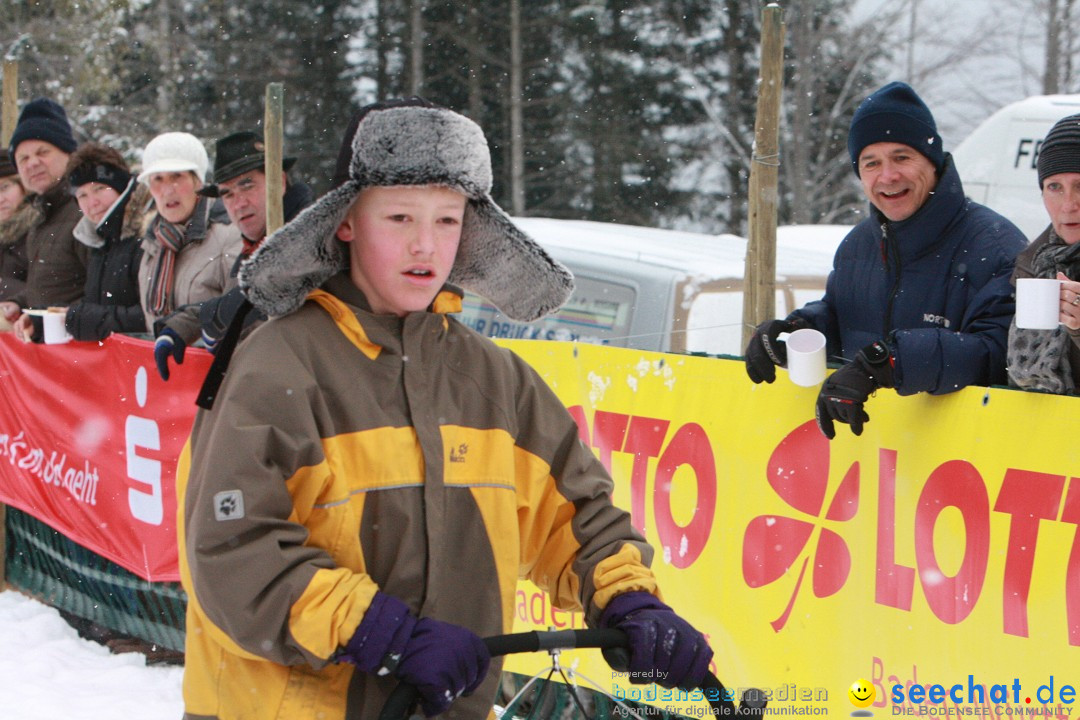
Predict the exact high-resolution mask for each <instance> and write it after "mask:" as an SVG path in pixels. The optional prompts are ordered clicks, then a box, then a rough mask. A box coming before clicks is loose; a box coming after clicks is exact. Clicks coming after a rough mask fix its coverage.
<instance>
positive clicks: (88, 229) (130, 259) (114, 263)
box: [66, 181, 150, 340]
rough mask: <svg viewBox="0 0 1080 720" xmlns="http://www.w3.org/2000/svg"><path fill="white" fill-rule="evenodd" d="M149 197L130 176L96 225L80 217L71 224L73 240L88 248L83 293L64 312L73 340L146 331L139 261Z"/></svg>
mask: <svg viewBox="0 0 1080 720" xmlns="http://www.w3.org/2000/svg"><path fill="white" fill-rule="evenodd" d="M149 201H150V192H149V190H147V189H146V187H145V186H144V185H140V184H138V183H135V182H134V181H132V184H131V185H130V186H129V187H128V189H127V191H125V193H124V194H123V195H122V196H121V197H120V198H119V199H118V200H117V202H116V204H115V205H114V207H113V208H112V211H111V212H110V213H109V215H108V216H107V217H106V218H105V219H104V220H103V221H102V223H101V224H100V225H99V226H97V227H96V228H95V227H94V223H92V222H91V221H90V218H88V217H85V216H84V217H83V219H82V220H80V221H79V224H78V225H76V226H75V239H76V240H78V241H79V242H81V243H83V244H84V245H86V246H87V247H88V248H89V249H90V259H89V265H88V267H87V271H86V294H85V295H84V296H83V299H82V300H81V301H80V302H77V303H74V304H73V305H71V306H70V307H69V308H68V312H67V320H66V324H67V331H68V332H69V333H71V334H72V335H73V336H74V337H75V339H76V340H102V339H104V338H105V337H108V336H109V335H110V334H111V333H114V332H121V333H137V332H145V331H146V319H145V316H144V315H143V310H142V303H141V302H140V301H139V261H140V260H141V259H142V225H143V215H144V214H145V212H146V208H147V205H148V204H149Z"/></svg>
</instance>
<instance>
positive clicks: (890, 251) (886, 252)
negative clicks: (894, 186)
mask: <svg viewBox="0 0 1080 720" xmlns="http://www.w3.org/2000/svg"><path fill="white" fill-rule="evenodd" d="M890 255H891V256H892V259H893V260H894V261H895V263H896V279H895V280H893V286H892V289H890V290H889V301H888V302H887V303H886V304H885V320H884V323H883V327H882V333H881V337H882V338H883V339H884V338H887V337H889V333H891V332H892V310H893V301H894V300H896V294H897V292H899V290H900V249H899V248H898V247H896V242H895V241H894V240H893V239H892V238H891V237H890V236H889V223H888V221H883V222H882V223H881V260H882V262H883V263H884V264H885V272H886V273H888V272H889V256H890Z"/></svg>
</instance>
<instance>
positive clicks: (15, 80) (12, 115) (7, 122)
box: [0, 60, 19, 147]
mask: <svg viewBox="0 0 1080 720" xmlns="http://www.w3.org/2000/svg"><path fill="white" fill-rule="evenodd" d="M18 85H19V61H18V60H4V94H3V99H2V100H0V143H2V144H3V146H4V147H7V144H8V142H9V141H10V140H11V136H12V134H13V133H14V132H15V122H16V121H17V120H18V117H19V108H18V105H17V101H18V99H19V90H18Z"/></svg>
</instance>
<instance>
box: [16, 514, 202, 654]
mask: <svg viewBox="0 0 1080 720" xmlns="http://www.w3.org/2000/svg"><path fill="white" fill-rule="evenodd" d="M6 524H7V581H8V582H9V583H10V584H11V585H13V586H14V587H16V588H18V589H20V590H22V591H23V592H26V593H28V594H30V595H33V596H35V597H38V598H40V599H41V600H42V601H44V602H46V603H48V604H49V605H52V606H53V607H55V608H58V609H60V610H63V611H66V612H68V613H71V614H72V615H76V616H78V617H80V618H83V619H85V620H89V621H90V622H93V623H95V624H97V625H101V626H103V627H106V628H109V629H111V630H114V631H116V632H119V633H123V634H125V635H130V636H132V637H136V638H139V639H142V640H145V641H146V642H149V643H154V644H157V645H161V646H162V647H166V648H169V649H171V650H178V651H182V650H183V649H184V608H185V606H186V600H187V599H186V597H185V595H184V591H183V590H182V589H181V588H180V583H160V582H155V583H151V582H147V581H146V580H143V579H142V578H140V577H139V576H138V575H135V574H133V573H131V572H129V571H128V570H125V569H124V568H122V567H120V566H119V565H117V564H116V563H113V562H111V561H109V560H106V559H105V558H103V557H101V556H99V555H96V554H95V553H93V552H91V551H90V550H87V549H86V548H84V547H82V546H81V545H79V544H78V543H76V542H74V541H72V540H70V539H69V538H67V537H66V536H64V535H62V534H61V533H59V532H57V531H56V530H53V529H52V528H51V527H49V526H48V525H46V524H45V523H43V522H41V521H40V520H37V519H36V518H34V517H32V516H31V515H28V514H26V513H24V512H21V511H19V510H16V509H15V508H13V507H8V508H7V523H6Z"/></svg>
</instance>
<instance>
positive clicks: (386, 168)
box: [239, 98, 574, 321]
mask: <svg viewBox="0 0 1080 720" xmlns="http://www.w3.org/2000/svg"><path fill="white" fill-rule="evenodd" d="M338 167H339V174H345V173H344V172H343V171H344V170H345V169H346V168H347V179H345V180H344V182H342V183H341V184H340V185H338V186H337V187H336V188H335V189H333V190H331V191H330V192H329V193H327V194H326V195H324V196H323V197H322V198H320V199H319V200H318V201H317V202H316V203H315V204H314V205H311V206H310V207H308V208H307V209H306V210H304V211H303V212H302V213H300V215H298V216H297V217H296V218H295V219H293V220H292V222H290V223H288V224H287V225H285V226H284V227H282V228H281V229H279V230H278V231H277V232H275V233H274V234H273V235H271V236H270V237H269V238H267V240H266V241H265V242H264V243H263V244H262V246H261V247H260V248H259V249H258V250H257V251H256V252H255V253H253V254H252V256H251V258H250V259H249V260H248V261H247V262H245V263H244V264H243V265H242V266H241V268H240V274H239V280H240V286H241V287H242V288H243V289H244V292H245V294H246V295H247V297H248V298H249V299H250V300H251V302H252V303H253V304H254V305H255V306H256V307H258V308H259V309H260V310H262V311H263V312H264V313H266V314H267V315H270V316H280V315H287V314H289V313H291V312H293V311H294V310H296V309H297V308H299V307H300V305H301V304H302V303H303V302H304V299H305V298H306V297H307V295H308V293H309V292H311V291H312V290H314V289H315V288H317V287H319V286H320V285H322V283H323V282H325V281H326V280H327V279H328V278H330V277H331V276H332V275H334V274H335V273H337V272H339V271H341V270H343V269H345V267H346V266H347V264H348V254H347V253H346V252H345V251H344V250H343V249H342V245H343V244H342V243H341V242H340V241H339V240H338V239H337V237H336V235H335V232H336V230H337V228H338V226H339V225H340V224H341V222H342V220H343V219H344V217H345V215H346V213H347V212H348V209H349V207H350V206H351V205H352V203H353V201H354V200H355V199H356V197H357V196H358V195H359V194H360V191H361V190H363V189H364V188H366V187H374V186H379V187H395V186H443V187H449V188H451V189H453V190H457V191H458V192H460V193H462V194H463V195H465V197H466V198H467V199H468V201H467V203H466V207H465V216H464V219H463V222H462V229H461V242H460V244H459V246H458V253H457V259H456V260H455V262H454V266H453V268H452V270H451V272H450V277H449V282H451V283H453V284H455V285H460V286H461V287H464V288H466V289H468V290H472V291H473V292H476V293H477V294H479V295H481V296H483V297H485V298H487V299H488V300H490V301H491V302H492V303H494V304H495V305H496V306H497V307H498V308H499V309H500V310H501V311H502V312H503V313H504V314H505V315H506V316H507V317H510V318H513V319H515V320H520V321H531V320H535V319H537V318H540V317H543V316H544V315H547V314H548V313H551V312H554V311H555V310H557V309H559V307H561V306H562V304H563V303H564V302H566V300H567V299H568V298H569V297H570V293H571V292H572V291H573V289H574V280H573V276H572V275H571V274H570V271H569V270H567V269H566V268H565V267H563V265H561V264H560V263H558V262H557V261H556V260H554V259H552V258H551V257H550V256H549V255H548V254H547V252H545V251H544V249H543V248H542V247H540V245H539V244H538V243H536V241H534V240H533V239H532V238H530V237H529V236H528V235H526V234H525V233H524V232H522V231H521V230H520V229H519V228H518V227H517V226H516V225H514V223H513V221H511V219H510V218H509V216H507V215H506V213H505V212H503V211H502V209H500V208H499V206H498V205H496V204H495V202H494V201H493V200H492V199H491V195H490V192H491V156H490V153H489V151H488V146H487V140H486V139H485V138H484V133H483V131H482V130H481V129H480V127H479V126H478V125H477V124H476V123H474V122H473V121H472V120H469V119H468V118H465V117H464V116H462V115H459V114H458V113H455V112H453V111H451V110H447V109H446V108H442V107H438V106H435V105H432V104H431V103H428V102H427V101H424V100H420V99H419V98H415V99H410V100H405V101H398V102H392V103H383V104H377V105H369V106H367V107H365V108H363V109H361V110H360V112H359V113H357V115H356V116H355V117H354V118H353V121H352V123H351V125H350V128H349V131H348V132H347V133H346V138H345V142H344V143H343V145H342V149H341V152H340V154H339V158H338Z"/></svg>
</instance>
